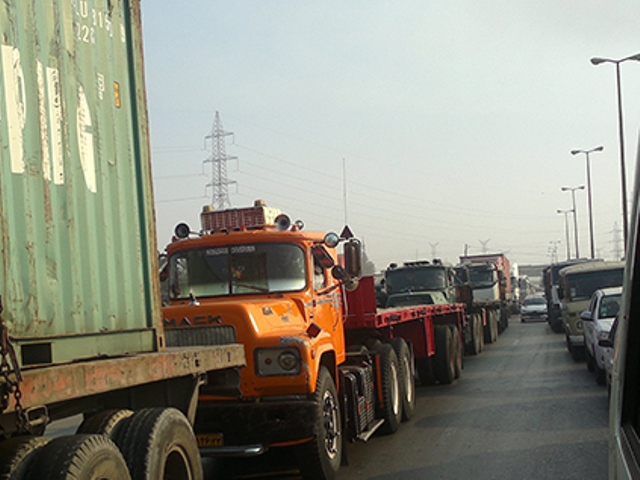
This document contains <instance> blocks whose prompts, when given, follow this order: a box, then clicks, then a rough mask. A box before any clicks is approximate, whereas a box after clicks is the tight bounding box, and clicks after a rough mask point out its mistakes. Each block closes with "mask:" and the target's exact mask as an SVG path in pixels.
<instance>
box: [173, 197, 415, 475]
mask: <svg viewBox="0 0 640 480" xmlns="http://www.w3.org/2000/svg"><path fill="white" fill-rule="evenodd" d="M201 224H202V228H201V230H200V231H199V232H197V233H196V232H193V231H192V230H191V229H190V228H189V226H187V225H186V224H180V225H178V226H177V227H176V230H175V237H174V239H173V241H172V242H171V243H170V244H169V245H168V246H167V247H166V259H167V262H166V268H165V270H164V271H163V272H162V273H161V277H163V278H164V281H165V282H166V292H167V294H166V296H167V298H166V300H165V306H164V308H163V322H164V326H165V328H166V332H167V343H168V344H169V343H170V339H171V338H172V336H171V332H172V331H173V330H183V331H184V330H186V331H188V332H191V335H192V337H193V341H194V342H199V343H202V338H201V336H202V335H207V334H208V333H207V332H208V330H210V329H205V328H201V327H206V326H207V325H219V326H226V327H229V328H231V329H232V330H233V331H234V333H235V336H236V338H237V341H238V343H240V344H243V345H244V346H245V356H246V367H245V368H244V369H243V370H242V372H241V375H240V386H239V393H238V392H231V391H229V390H223V389H221V388H220V387H219V385H220V384H221V382H220V378H217V377H215V376H211V377H209V378H207V384H206V385H204V386H203V387H202V388H201V391H200V396H199V398H198V406H197V414H196V420H195V425H194V429H195V432H196V437H197V439H198V445H199V447H200V452H201V454H202V455H204V456H216V455H233V456H246V455H253V454H260V453H262V452H264V451H265V450H266V449H269V448H276V447H284V446H286V447H294V449H293V451H294V452H295V454H296V456H297V458H298V464H299V466H300V469H301V471H302V473H303V476H305V477H309V478H333V477H334V476H335V472H336V471H337V469H338V467H339V466H340V464H341V461H342V455H343V452H345V449H344V448H343V443H345V442H347V441H355V440H366V439H367V438H369V437H370V436H371V435H372V434H373V433H374V432H375V431H376V430H377V429H378V428H379V427H381V426H382V427H383V430H385V429H386V431H387V432H389V433H392V432H393V431H395V429H396V428H397V424H398V422H399V421H400V418H401V416H402V415H404V413H403V412H405V409H404V407H403V404H402V403H401V398H404V397H402V395H403V394H404V393H405V392H408V391H409V388H405V387H404V386H401V385H400V383H399V382H400V379H402V378H405V377H406V381H405V384H406V383H407V382H411V387H412V385H413V383H412V377H411V375H410V372H411V370H410V368H409V367H410V365H411V364H412V362H413V360H412V357H410V356H409V350H408V348H407V345H406V343H404V342H398V341H395V342H390V343H387V344H384V345H383V344H382V343H381V342H380V341H377V342H373V343H372V344H370V347H371V348H367V347H365V346H360V347H358V348H353V349H349V351H348V348H347V347H348V345H347V344H346V338H347V337H346V335H345V326H344V325H345V321H346V317H347V313H346V302H345V291H348V290H353V289H355V288H356V286H357V279H358V277H359V276H360V274H361V269H362V250H361V246H360V243H359V242H358V240H356V239H355V238H352V235H351V233H350V231H349V230H348V228H345V230H343V232H342V234H341V235H340V236H338V235H337V234H335V233H328V234H326V235H325V234H323V233H319V232H307V231H305V230H303V224H302V222H300V221H297V222H295V223H293V224H292V223H291V221H290V219H289V218H288V217H287V216H286V215H283V214H281V213H280V212H279V211H277V210H275V209H271V208H268V207H266V206H265V205H264V203H262V202H259V201H258V202H256V203H255V204H254V206H253V207H248V208H238V209H229V210H220V211H214V210H213V209H211V208H205V209H204V210H203V212H202V214H201ZM338 244H342V246H343V248H342V250H343V253H342V254H341V255H340V256H339V255H338V251H337V246H338ZM371 290H372V292H373V288H372V289H371ZM372 295H374V294H373V293H372ZM185 337H188V335H181V336H180V337H179V338H181V339H184V338H185ZM216 341H217V339H216V338H207V339H205V342H206V343H215V342H216ZM391 343H393V345H392V344H391ZM396 347H397V351H398V354H396V353H395V352H396V349H395V348H396ZM402 352H404V354H402ZM399 359H400V360H399ZM405 365H406V366H405ZM402 372H405V373H402ZM403 385H404V384H403ZM411 392H412V388H411ZM411 392H409V393H410V394H411ZM411 395H412V394H411ZM407 411H408V410H407Z"/></svg>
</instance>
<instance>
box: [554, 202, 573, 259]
mask: <svg viewBox="0 0 640 480" xmlns="http://www.w3.org/2000/svg"><path fill="white" fill-rule="evenodd" d="M571 211H573V210H557V213H564V234H565V235H566V237H567V242H566V243H567V260H570V259H571V246H570V245H569V216H568V215H567V214H568V213H569V212H571Z"/></svg>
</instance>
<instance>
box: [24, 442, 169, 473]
mask: <svg viewBox="0 0 640 480" xmlns="http://www.w3.org/2000/svg"><path fill="white" fill-rule="evenodd" d="M45 478H46V479H47V480H74V479H77V480H86V479H101V480H130V479H131V477H130V475H129V470H128V468H127V464H126V462H125V460H124V458H122V454H121V453H120V451H119V450H118V447H116V446H115V444H114V443H113V442H112V441H111V439H109V437H107V436H106V435H68V436H65V437H58V438H54V439H53V440H51V441H50V442H49V443H47V444H46V445H45V446H44V447H42V448H41V449H40V451H39V452H38V453H37V456H36V458H35V461H33V462H32V464H31V466H30V468H29V471H28V473H27V476H26V479H27V480H40V479H45ZM158 478H161V477H158Z"/></svg>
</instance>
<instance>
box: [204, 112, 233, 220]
mask: <svg viewBox="0 0 640 480" xmlns="http://www.w3.org/2000/svg"><path fill="white" fill-rule="evenodd" d="M229 135H233V133H232V132H225V131H224V129H223V128H222V120H220V113H219V112H218V111H216V116H215V120H214V122H213V128H212V130H211V132H210V133H209V134H208V135H207V136H206V137H204V139H205V145H206V142H207V140H209V141H210V142H211V154H210V155H209V158H207V159H206V160H204V161H203V162H202V163H203V166H204V164H205V163H211V181H210V182H209V183H207V185H206V186H205V189H206V188H209V187H211V189H212V194H211V205H213V207H214V208H216V209H218V210H224V209H225V208H228V207H231V200H229V185H234V184H236V183H237V182H235V181H229V179H228V177H227V162H228V161H229V160H237V157H230V156H228V155H227V148H226V145H225V141H224V137H226V136H229Z"/></svg>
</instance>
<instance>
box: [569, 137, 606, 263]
mask: <svg viewBox="0 0 640 480" xmlns="http://www.w3.org/2000/svg"><path fill="white" fill-rule="evenodd" d="M603 150H604V147H603V146H602V145H600V146H598V147H594V148H591V149H589V150H571V155H577V154H579V153H584V154H585V156H586V157H587V198H588V201H589V242H590V244H591V258H592V259H594V258H596V254H595V249H596V247H595V244H594V241H593V206H592V203H591V166H590V164H589V154H590V153H593V152H601V151H603Z"/></svg>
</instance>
